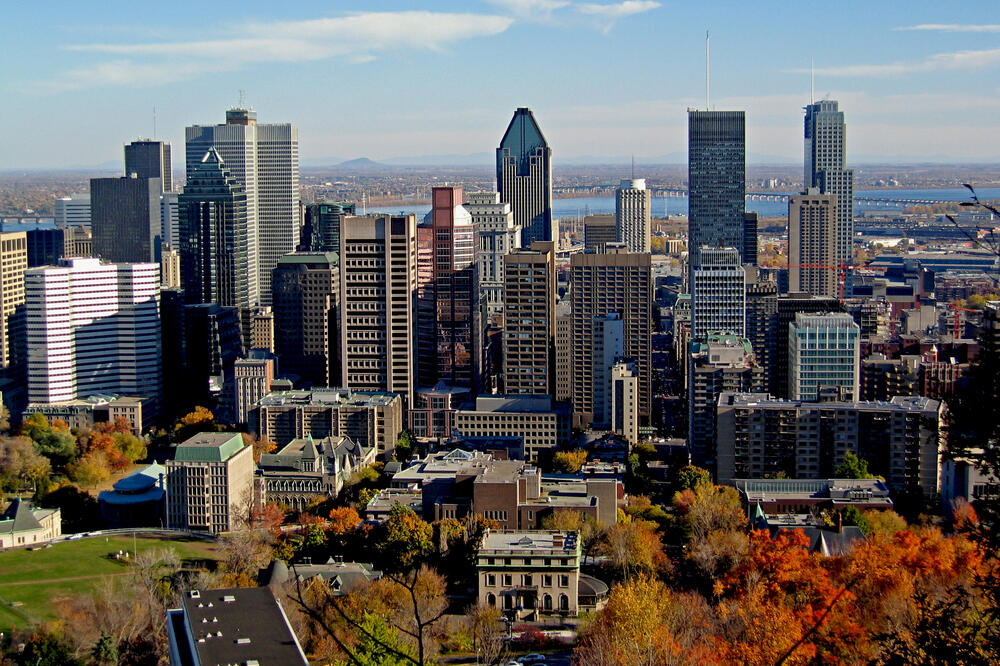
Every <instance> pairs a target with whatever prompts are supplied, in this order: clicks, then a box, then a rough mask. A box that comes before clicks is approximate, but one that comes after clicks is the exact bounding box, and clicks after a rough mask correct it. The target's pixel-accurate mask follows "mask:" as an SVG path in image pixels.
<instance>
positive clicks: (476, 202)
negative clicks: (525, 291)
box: [463, 192, 521, 317]
mask: <svg viewBox="0 0 1000 666" xmlns="http://www.w3.org/2000/svg"><path fill="white" fill-rule="evenodd" d="M463 206H464V207H465V210H467V211H469V214H470V215H472V225H473V226H474V227H475V228H476V233H477V234H478V236H479V255H478V257H479V299H480V300H479V302H480V304H481V305H482V306H483V314H484V315H485V316H487V317H491V316H494V315H502V314H503V281H504V273H503V258H504V255H506V254H508V253H509V252H510V251H511V250H514V249H516V248H519V247H521V229H520V227H518V226H517V225H516V224H514V212H513V211H512V210H511V208H510V204H509V203H500V193H499V192H466V193H465V199H464V202H463Z"/></svg>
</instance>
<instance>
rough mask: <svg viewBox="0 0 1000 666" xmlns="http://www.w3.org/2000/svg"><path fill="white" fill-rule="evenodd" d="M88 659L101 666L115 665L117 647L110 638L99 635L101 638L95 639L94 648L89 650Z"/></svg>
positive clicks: (103, 634)
mask: <svg viewBox="0 0 1000 666" xmlns="http://www.w3.org/2000/svg"><path fill="white" fill-rule="evenodd" d="M90 658H91V659H93V660H94V662H95V663H97V664H101V665H102V666H103V665H104V664H112V665H114V664H117V663H118V646H117V645H115V640H114V639H113V638H111V636H108V635H107V634H105V633H101V637H100V638H98V639H97V642H96V643H94V647H93V648H91V650H90Z"/></svg>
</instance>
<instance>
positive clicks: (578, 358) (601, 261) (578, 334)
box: [570, 244, 653, 424]
mask: <svg viewBox="0 0 1000 666" xmlns="http://www.w3.org/2000/svg"><path fill="white" fill-rule="evenodd" d="M570 274H571V281H572V288H571V290H570V297H571V299H572V304H573V315H572V316H573V412H574V420H575V421H576V422H577V423H582V424H590V423H591V422H592V421H593V420H594V419H595V418H596V417H597V415H596V414H595V413H594V360H593V350H594V341H593V335H594V318H595V317H606V316H607V315H609V314H611V313H617V314H618V315H620V316H621V318H622V321H623V322H624V327H625V349H624V352H625V353H624V357H625V358H627V359H632V360H634V361H635V363H636V371H637V372H638V375H639V417H640V419H641V420H642V421H643V422H646V420H647V419H648V418H649V409H650V400H651V395H650V380H651V376H652V351H651V334H652V333H651V326H652V324H651V315H652V304H653V287H652V275H651V260H650V255H648V254H636V253H633V252H628V251H627V250H626V249H625V248H624V247H623V246H617V247H616V246H615V245H614V244H612V245H610V246H609V247H608V248H607V251H606V252H603V253H600V254H591V253H577V254H574V255H573V256H572V257H571V259H570Z"/></svg>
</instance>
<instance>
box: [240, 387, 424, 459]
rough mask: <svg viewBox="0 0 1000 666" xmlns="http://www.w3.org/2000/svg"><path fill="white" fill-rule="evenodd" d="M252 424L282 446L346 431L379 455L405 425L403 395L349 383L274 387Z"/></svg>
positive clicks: (390, 448) (255, 411) (385, 452)
mask: <svg viewBox="0 0 1000 666" xmlns="http://www.w3.org/2000/svg"><path fill="white" fill-rule="evenodd" d="M250 421H251V429H252V430H253V431H255V432H257V433H258V434H260V436H262V437H267V438H268V439H269V440H271V441H272V442H274V443H276V444H277V445H278V446H284V445H286V444H288V443H289V442H291V441H292V440H293V439H302V438H305V437H308V436H310V435H311V436H312V437H313V439H322V438H324V437H337V436H345V437H350V438H351V439H352V440H353V441H355V442H357V443H358V444H360V445H361V446H363V447H365V448H368V447H371V448H374V449H375V451H376V455H378V457H379V458H381V459H385V458H387V457H389V456H391V455H392V451H393V449H395V448H396V439H397V438H398V437H399V434H400V433H401V432H402V431H403V428H404V427H405V423H404V422H403V399H402V396H400V395H399V394H397V393H374V392H366V391H350V390H348V389H318V388H317V389H312V390H310V391H275V392H272V393H269V394H268V395H266V396H264V397H263V398H262V399H261V400H260V402H259V403H258V404H257V406H256V407H255V408H254V409H253V410H252V414H251V419H250Z"/></svg>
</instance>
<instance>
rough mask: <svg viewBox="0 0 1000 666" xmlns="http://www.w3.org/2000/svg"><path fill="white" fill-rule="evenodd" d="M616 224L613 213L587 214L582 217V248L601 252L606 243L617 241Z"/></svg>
mask: <svg viewBox="0 0 1000 666" xmlns="http://www.w3.org/2000/svg"><path fill="white" fill-rule="evenodd" d="M617 226H618V223H617V222H616V221H615V216H614V215H588V216H586V217H585V218H583V247H584V249H585V250H593V251H594V252H602V251H603V250H604V246H605V245H607V244H608V243H617V242H618V229H617Z"/></svg>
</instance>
